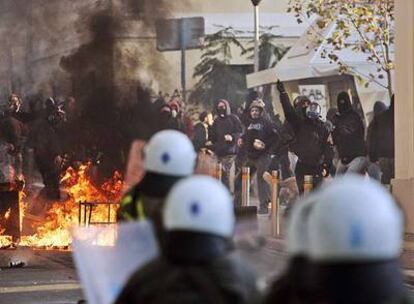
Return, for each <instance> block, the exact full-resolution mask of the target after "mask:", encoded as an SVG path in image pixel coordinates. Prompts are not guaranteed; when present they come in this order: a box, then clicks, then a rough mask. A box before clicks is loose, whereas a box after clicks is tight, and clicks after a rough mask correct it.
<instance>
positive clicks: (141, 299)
mask: <svg viewBox="0 0 414 304" xmlns="http://www.w3.org/2000/svg"><path fill="white" fill-rule="evenodd" d="M173 234H175V235H174V236H173V237H171V234H170V233H168V235H167V245H166V247H165V249H164V250H163V255H162V257H160V258H158V259H156V260H153V261H152V262H150V263H149V264H147V265H146V266H144V267H143V268H142V269H140V270H138V271H137V272H135V274H133V275H132V276H131V278H130V279H129V281H128V283H127V284H126V286H125V288H124V289H123V291H122V292H121V294H120V296H119V297H118V299H117V301H116V302H115V303H116V304H127V303H128V304H129V303H145V304H161V303H162V304H164V303H170V304H190V303H191V304H192V303H200V304H248V303H252V304H254V303H258V298H259V294H258V291H257V288H256V278H255V275H254V273H253V271H252V270H251V269H250V268H249V267H247V266H246V265H245V263H243V261H242V260H241V259H240V258H239V257H238V256H237V255H235V254H233V253H232V252H231V251H230V249H228V248H227V246H226V244H227V242H225V240H224V239H221V238H219V237H215V236H211V235H207V234H202V233H193V232H184V231H178V232H173ZM170 249H171V250H170Z"/></svg>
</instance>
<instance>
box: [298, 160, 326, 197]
mask: <svg viewBox="0 0 414 304" xmlns="http://www.w3.org/2000/svg"><path fill="white" fill-rule="evenodd" d="M322 170H323V166H310V165H307V164H305V163H302V162H301V161H300V160H298V162H297V164H296V168H295V176H296V183H297V185H298V189H299V193H303V192H304V191H305V189H304V185H305V176H306V175H310V176H312V178H313V189H316V188H317V187H318V186H319V185H320V184H321V182H322V179H323V175H322Z"/></svg>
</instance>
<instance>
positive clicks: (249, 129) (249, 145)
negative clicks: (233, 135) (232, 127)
mask: <svg viewBox="0 0 414 304" xmlns="http://www.w3.org/2000/svg"><path fill="white" fill-rule="evenodd" d="M242 138H243V148H244V149H245V150H246V152H247V156H248V157H249V158H250V159H257V158H259V157H260V156H262V155H264V154H270V153H274V152H276V150H279V149H278V147H280V146H281V145H282V143H281V140H282V139H281V136H280V130H278V129H277V127H276V125H274V124H272V122H271V121H270V120H269V119H267V116H266V115H264V109H262V112H261V116H260V117H259V118H258V119H251V118H250V119H249V121H248V124H247V125H246V130H245V133H244V134H243V136H242ZM256 139H258V140H261V141H262V142H264V144H265V148H264V150H257V149H255V148H254V145H253V144H254V141H255V140H256Z"/></svg>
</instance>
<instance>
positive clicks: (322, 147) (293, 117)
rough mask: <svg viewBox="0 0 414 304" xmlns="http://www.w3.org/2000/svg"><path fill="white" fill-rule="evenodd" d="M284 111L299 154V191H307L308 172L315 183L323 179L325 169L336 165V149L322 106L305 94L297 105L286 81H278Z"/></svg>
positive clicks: (294, 147)
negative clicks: (331, 142) (289, 92)
mask: <svg viewBox="0 0 414 304" xmlns="http://www.w3.org/2000/svg"><path fill="white" fill-rule="evenodd" d="M277 88H278V90H279V93H280V101H281V103H282V107H283V112H284V113H285V117H286V121H287V122H288V123H289V125H290V127H291V129H292V133H293V135H294V141H293V142H292V144H291V145H290V149H291V151H292V152H293V153H295V154H296V156H297V157H298V162H297V164H296V168H295V176H296V182H297V184H298V188H299V192H300V193H303V192H304V181H305V175H311V176H312V177H313V183H314V187H316V186H317V185H319V183H320V182H321V181H322V175H323V169H327V168H330V166H331V165H332V156H333V151H332V148H331V146H330V144H329V142H328V138H329V131H328V129H327V128H326V126H325V124H324V123H323V121H322V120H321V119H320V111H321V109H320V106H319V105H318V104H316V103H311V102H310V101H309V100H308V99H305V98H302V99H301V100H299V101H298V102H297V104H296V107H293V106H292V104H291V103H290V99H289V96H288V94H287V93H286V90H285V87H284V85H283V83H282V82H280V81H279V82H278V83H277Z"/></svg>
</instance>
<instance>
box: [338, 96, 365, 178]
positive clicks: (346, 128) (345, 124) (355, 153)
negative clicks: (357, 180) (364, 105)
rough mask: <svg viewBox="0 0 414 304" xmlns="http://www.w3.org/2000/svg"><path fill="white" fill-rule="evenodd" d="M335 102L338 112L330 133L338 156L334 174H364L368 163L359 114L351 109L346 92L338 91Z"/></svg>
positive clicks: (362, 124)
mask: <svg viewBox="0 0 414 304" xmlns="http://www.w3.org/2000/svg"><path fill="white" fill-rule="evenodd" d="M337 103H338V114H337V115H336V116H335V118H334V121H333V123H334V130H333V133H332V135H333V143H334V145H335V146H336V148H337V151H338V156H339V163H338V166H337V169H336V174H344V173H346V172H349V173H359V174H365V170H366V168H367V165H368V163H367V158H366V155H367V150H366V146H365V129H364V123H363V121H362V119H361V117H360V116H359V114H358V113H357V112H356V111H354V110H353V109H352V104H351V99H350V98H349V94H348V93H346V92H341V93H339V95H338V101H337Z"/></svg>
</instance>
